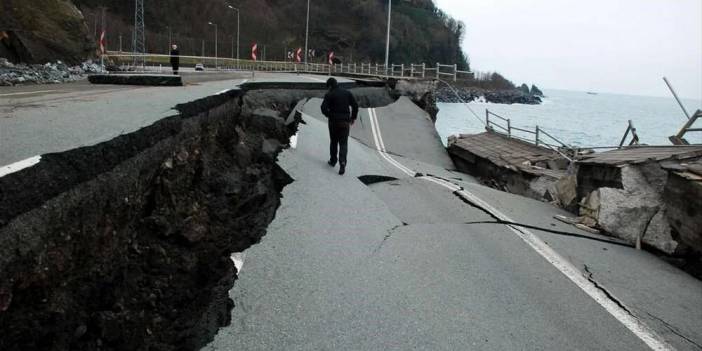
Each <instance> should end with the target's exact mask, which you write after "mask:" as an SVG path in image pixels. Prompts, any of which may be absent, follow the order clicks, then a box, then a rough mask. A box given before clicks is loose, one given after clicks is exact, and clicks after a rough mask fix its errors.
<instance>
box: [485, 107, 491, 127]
mask: <svg viewBox="0 0 702 351" xmlns="http://www.w3.org/2000/svg"><path fill="white" fill-rule="evenodd" d="M485 126H487V127H488V128H490V110H488V109H485Z"/></svg>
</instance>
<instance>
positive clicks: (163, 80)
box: [88, 74, 183, 87]
mask: <svg viewBox="0 0 702 351" xmlns="http://www.w3.org/2000/svg"><path fill="white" fill-rule="evenodd" d="M88 81H90V83H92V84H117V85H147V86H171V87H173V86H183V79H182V78H181V77H180V76H176V75H155V74H93V75H90V76H88Z"/></svg>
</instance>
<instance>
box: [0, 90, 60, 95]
mask: <svg viewBox="0 0 702 351" xmlns="http://www.w3.org/2000/svg"><path fill="white" fill-rule="evenodd" d="M54 91H61V90H37V91H26V92H21V93H9V94H0V96H17V95H32V94H41V93H51V92H54Z"/></svg>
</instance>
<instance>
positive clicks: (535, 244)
mask: <svg viewBox="0 0 702 351" xmlns="http://www.w3.org/2000/svg"><path fill="white" fill-rule="evenodd" d="M369 113H370V115H371V127H372V128H371V132H372V133H373V139H374V141H375V144H376V147H377V149H378V152H379V153H380V155H381V156H383V158H384V159H385V160H387V161H388V162H389V163H390V164H392V165H393V166H395V167H397V168H398V169H399V170H400V171H402V172H403V173H406V174H408V175H412V176H413V175H414V174H416V172H412V171H411V170H409V169H408V168H407V167H405V166H403V165H402V164H400V163H399V162H397V161H396V160H394V159H392V157H390V156H389V155H386V154H385V145H384V144H383V142H382V140H383V139H382V133H381V131H380V126H379V124H377V123H378V121H377V115H375V110H374V109H370V110H369ZM376 134H377V135H376ZM381 150H382V151H381ZM408 170H409V172H408ZM410 173H411V174H410ZM420 179H423V180H426V181H429V182H431V183H434V184H437V185H440V186H442V187H444V188H446V189H448V190H450V191H451V192H453V193H456V194H457V195H459V196H461V197H463V198H464V199H466V200H468V201H470V202H472V203H474V204H476V205H478V206H480V207H482V208H484V209H485V210H487V211H489V212H490V213H492V214H493V215H495V216H496V217H498V218H499V219H500V220H503V221H506V222H514V221H513V220H512V219H511V218H509V217H508V216H507V215H505V214H504V213H502V212H500V211H499V210H497V209H496V208H494V207H492V206H491V205H489V204H488V203H487V202H486V201H484V200H483V199H481V198H479V197H478V196H476V195H475V194H472V193H470V192H468V191H466V190H465V189H463V188H461V187H459V186H458V185H455V184H453V183H451V182H448V181H446V180H443V179H440V178H436V177H430V176H424V177H420ZM507 227H508V228H509V229H510V230H511V231H512V232H513V233H514V234H516V235H517V236H518V237H519V238H521V239H522V241H524V242H525V243H526V244H527V245H529V247H531V248H532V249H533V250H534V251H536V253H538V254H539V255H540V256H541V257H543V258H544V259H545V260H546V261H548V262H549V263H550V264H551V265H552V266H554V267H555V268H556V269H558V270H559V271H560V272H561V273H562V274H563V275H565V276H566V277H567V278H568V279H570V281H572V282H573V283H574V284H575V285H576V286H577V287H578V288H580V290H582V291H583V292H585V293H586V294H587V295H588V296H590V297H591V298H592V299H593V300H595V302H597V303H598V304H599V305H600V306H602V307H603V308H604V309H605V310H606V311H607V312H609V314H611V315H612V316H613V317H614V318H616V319H617V320H618V321H619V322H620V323H622V324H623V325H624V326H625V327H626V328H627V329H629V330H630V331H631V332H632V333H633V334H634V335H636V337H638V338H639V339H640V340H641V341H643V342H644V343H645V344H646V345H648V347H650V348H651V349H652V350H675V348H674V347H673V346H672V345H670V344H668V342H666V341H665V339H663V338H662V337H661V336H660V335H658V334H657V333H656V332H655V331H653V330H652V329H651V328H650V327H648V326H647V325H646V324H644V323H643V322H641V321H640V320H638V319H637V318H636V317H634V316H633V315H631V314H630V313H629V312H628V311H627V310H625V309H624V308H622V307H621V306H620V305H618V304H617V303H615V302H614V301H612V300H611V299H610V298H609V296H607V295H606V294H605V293H604V292H603V291H602V290H600V289H599V288H598V287H597V286H595V285H594V284H593V283H592V282H591V281H589V280H588V279H587V278H586V277H585V276H584V275H583V274H582V273H581V272H580V271H579V270H578V269H577V268H575V266H573V264H572V263H570V261H568V260H567V259H565V258H564V257H563V256H561V255H560V254H559V253H557V252H556V251H555V250H553V249H552V248H551V247H550V246H548V245H547V244H546V243H545V242H544V241H543V240H541V239H540V238H539V237H538V236H536V235H535V234H534V233H532V232H531V231H529V230H527V229H523V228H517V227H514V226H507Z"/></svg>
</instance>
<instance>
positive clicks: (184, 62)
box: [104, 51, 473, 82]
mask: <svg viewBox="0 0 702 351" xmlns="http://www.w3.org/2000/svg"><path fill="white" fill-rule="evenodd" d="M137 56H138V57H143V58H144V62H145V65H144V66H138V67H135V66H133V65H132V63H133V61H134V57H137ZM104 57H105V59H107V60H109V61H112V62H113V63H115V64H117V65H121V66H123V67H125V68H127V69H129V70H135V71H163V70H167V69H168V66H170V57H171V56H170V55H163V54H145V55H142V54H135V53H130V52H118V51H109V52H108V53H107V54H105V55H104ZM179 57H180V64H181V67H187V66H195V64H198V63H201V64H203V65H205V66H206V67H207V68H208V69H211V68H214V69H218V70H227V69H235V70H248V71H271V72H286V71H287V72H316V73H326V74H335V73H345V74H356V75H364V76H373V77H405V78H412V79H441V78H442V77H451V78H452V79H453V81H454V82H455V81H457V80H458V79H459V77H463V76H469V77H473V72H469V71H460V70H458V65H455V64H454V65H445V64H441V63H438V62H437V63H436V66H435V67H427V64H426V63H421V64H390V65H388V66H385V65H381V64H377V63H376V64H372V63H370V62H369V63H339V64H334V65H329V64H326V63H307V64H305V63H298V62H292V61H260V60H258V61H253V60H240V59H232V58H224V57H206V56H185V55H181V56H179Z"/></svg>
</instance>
